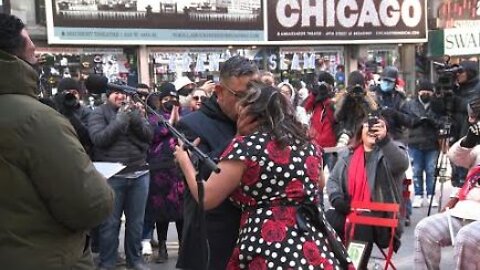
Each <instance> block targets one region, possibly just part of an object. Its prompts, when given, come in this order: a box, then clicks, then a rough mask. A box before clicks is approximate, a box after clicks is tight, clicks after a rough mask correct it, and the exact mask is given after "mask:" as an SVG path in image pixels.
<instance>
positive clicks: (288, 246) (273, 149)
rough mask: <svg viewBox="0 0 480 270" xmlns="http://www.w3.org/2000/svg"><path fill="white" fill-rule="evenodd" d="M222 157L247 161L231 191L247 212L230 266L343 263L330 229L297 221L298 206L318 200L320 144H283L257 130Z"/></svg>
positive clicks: (293, 266)
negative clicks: (325, 230)
mask: <svg viewBox="0 0 480 270" xmlns="http://www.w3.org/2000/svg"><path fill="white" fill-rule="evenodd" d="M221 159H223V160H241V161H243V162H244V163H245V165H246V166H247V170H246V171H245V173H244V175H243V176H242V180H241V184H240V186H239V187H238V188H237V189H236V190H235V191H234V192H233V193H232V195H231V196H230V200H232V201H233V202H234V203H235V204H237V205H238V206H239V207H241V208H242V210H243V214H242V218H241V224H240V231H239V238H238V240H237V245H236V247H235V249H234V251H233V254H232V256H231V258H230V261H229V263H228V267H227V269H229V270H233V269H250V270H255V269H302V270H303V269H341V267H340V264H339V261H338V260H337V258H335V256H334V254H333V253H332V252H331V251H332V250H331V248H330V245H329V241H328V239H327V237H326V235H324V233H322V232H320V231H319V230H318V229H317V228H315V226H313V225H312V224H308V222H307V225H306V226H307V230H306V231H301V230H299V226H298V225H297V218H296V215H297V209H298V207H299V206H301V205H302V204H313V205H317V203H318V202H317V199H316V198H318V196H317V194H318V192H319V191H318V188H317V179H318V176H319V172H320V170H319V168H320V166H321V154H320V153H319V151H318V149H317V148H316V147H314V146H313V145H311V144H307V145H306V146H301V145H300V144H299V143H298V141H297V143H294V144H292V145H290V146H287V147H286V148H284V149H281V148H280V147H279V146H278V145H277V144H276V143H275V141H273V140H271V138H270V136H269V135H268V134H261V133H254V134H252V135H249V136H239V137H236V138H235V139H234V140H233V141H232V143H231V144H230V145H229V146H228V147H227V149H225V151H224V153H223V154H222V156H221ZM328 227H329V226H328ZM329 229H330V230H332V231H333V229H331V228H330V227H329ZM351 269H353V268H351Z"/></svg>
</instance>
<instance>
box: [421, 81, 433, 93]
mask: <svg viewBox="0 0 480 270" xmlns="http://www.w3.org/2000/svg"><path fill="white" fill-rule="evenodd" d="M420 90H423V91H432V92H433V91H435V90H434V86H433V83H431V82H430V81H429V80H427V79H421V80H420V81H419V82H418V84H417V92H418V91H420Z"/></svg>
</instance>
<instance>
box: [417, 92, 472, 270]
mask: <svg viewBox="0 0 480 270" xmlns="http://www.w3.org/2000/svg"><path fill="white" fill-rule="evenodd" d="M467 108H468V109H467V110H468V115H469V117H468V122H469V124H470V125H469V129H468V131H467V135H466V136H465V137H463V138H461V139H460V140H459V141H457V142H456V143H455V144H454V145H453V146H452V147H451V148H450V149H449V151H448V157H449V158H450V160H451V161H452V163H454V164H455V165H457V166H463V167H464V168H471V169H470V171H469V172H468V175H467V178H466V181H465V183H464V184H463V186H462V188H461V189H460V190H459V192H458V193H457V194H456V195H455V197H453V198H452V199H450V201H449V202H448V203H447V205H446V206H445V208H444V209H443V210H442V212H441V213H438V214H436V215H433V216H430V217H427V218H425V219H423V220H421V221H420V222H419V223H418V225H417V227H416V228H415V269H439V265H440V258H441V248H442V247H445V246H450V245H453V246H454V250H455V261H456V268H455V269H458V270H460V269H478V265H480V258H479V256H477V254H478V247H479V246H480V233H479V232H480V185H479V179H480V166H479V164H480V146H479V143H480V122H479V119H480V118H479V116H480V98H479V97H476V98H474V99H472V101H471V102H470V103H468V107H467ZM454 235H455V236H454Z"/></svg>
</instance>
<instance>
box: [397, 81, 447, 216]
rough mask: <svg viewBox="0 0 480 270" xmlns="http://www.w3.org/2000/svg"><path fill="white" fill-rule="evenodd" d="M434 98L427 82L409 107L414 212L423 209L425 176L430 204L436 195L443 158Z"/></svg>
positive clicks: (436, 204)
mask: <svg viewBox="0 0 480 270" xmlns="http://www.w3.org/2000/svg"><path fill="white" fill-rule="evenodd" d="M433 98H434V88H433V84H432V83H431V82H430V81H428V80H426V79H423V80H421V81H420V82H419V83H418V84H417V94H416V96H415V98H413V99H411V100H409V101H408V102H407V103H406V104H405V112H407V113H408V114H409V115H410V117H411V118H412V120H411V124H410V125H409V128H410V130H409V133H408V137H407V145H408V153H409V156H410V158H411V162H412V169H413V182H414V186H415V199H414V201H413V203H412V207H414V208H419V207H422V205H423V200H424V197H423V195H424V193H423V186H424V179H423V173H424V172H425V184H426V193H427V194H426V195H427V199H428V201H430V198H431V196H432V195H433V194H434V190H433V186H434V183H435V167H436V164H437V158H438V154H439V144H438V140H439V136H438V134H439V128H440V126H441V125H442V123H441V122H440V121H439V119H440V115H438V114H437V113H435V112H434V111H433V110H432V106H431V103H432V99H433ZM432 206H433V207H437V206H438V202H437V200H433V202H432Z"/></svg>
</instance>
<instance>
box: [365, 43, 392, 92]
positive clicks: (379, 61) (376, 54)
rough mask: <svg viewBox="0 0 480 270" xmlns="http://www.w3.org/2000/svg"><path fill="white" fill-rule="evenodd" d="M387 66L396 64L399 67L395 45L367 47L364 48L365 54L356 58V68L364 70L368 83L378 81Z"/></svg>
mask: <svg viewBox="0 0 480 270" xmlns="http://www.w3.org/2000/svg"><path fill="white" fill-rule="evenodd" d="M364 55H365V54H364ZM387 66H396V67H397V68H399V69H400V58H399V53H398V47H397V46H391V47H390V46H381V47H368V48H366V56H363V57H361V58H360V59H358V70H361V71H363V72H364V74H365V77H366V79H367V81H369V82H370V84H373V83H375V82H377V81H378V79H379V77H380V74H381V73H382V71H383V69H384V68H385V67H387ZM400 72H401V71H400Z"/></svg>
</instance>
